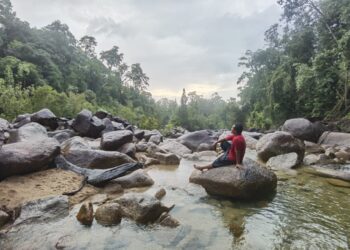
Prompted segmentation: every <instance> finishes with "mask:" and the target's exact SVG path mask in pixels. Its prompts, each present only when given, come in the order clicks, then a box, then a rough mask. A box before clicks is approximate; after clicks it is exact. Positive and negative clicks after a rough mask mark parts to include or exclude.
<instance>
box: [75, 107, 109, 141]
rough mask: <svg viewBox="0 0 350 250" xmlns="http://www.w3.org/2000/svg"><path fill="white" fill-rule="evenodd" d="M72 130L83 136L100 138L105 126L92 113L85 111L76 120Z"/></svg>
mask: <svg viewBox="0 0 350 250" xmlns="http://www.w3.org/2000/svg"><path fill="white" fill-rule="evenodd" d="M72 128H73V129H74V130H75V131H76V132H77V133H78V134H79V135H81V136H87V137H91V138H98V137H100V135H101V132H102V131H103V130H104V129H105V125H104V124H103V121H102V120H101V119H99V118H98V117H96V116H92V113H91V111H89V110H87V109H83V110H82V111H81V112H80V113H79V114H78V115H77V116H76V118H75V119H74V121H73V124H72Z"/></svg>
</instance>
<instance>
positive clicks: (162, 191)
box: [154, 188, 166, 200]
mask: <svg viewBox="0 0 350 250" xmlns="http://www.w3.org/2000/svg"><path fill="white" fill-rule="evenodd" d="M165 195H166V191H165V189H164V188H161V189H159V190H158V191H157V193H156V194H155V195H154V197H156V198H157V199H158V200H161V199H162V198H163V197H164V196H165Z"/></svg>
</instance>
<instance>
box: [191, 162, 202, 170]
mask: <svg viewBox="0 0 350 250" xmlns="http://www.w3.org/2000/svg"><path fill="white" fill-rule="evenodd" d="M193 167H194V168H195V169H197V170H199V171H203V169H202V168H201V167H200V166H197V165H196V164H194V165H193Z"/></svg>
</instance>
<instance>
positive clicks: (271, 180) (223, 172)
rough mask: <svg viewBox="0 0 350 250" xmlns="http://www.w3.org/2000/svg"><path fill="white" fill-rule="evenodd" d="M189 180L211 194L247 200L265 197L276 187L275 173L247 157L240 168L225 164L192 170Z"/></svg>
mask: <svg viewBox="0 0 350 250" xmlns="http://www.w3.org/2000/svg"><path fill="white" fill-rule="evenodd" d="M190 182H192V183H196V184H199V185H201V186H202V187H203V188H204V189H205V190H206V191H207V193H208V194H211V195H218V196H223V197H228V198H234V199H247V200H250V199H262V198H266V197H267V196H268V195H270V194H271V193H273V192H274V191H275V189H276V187H277V177H276V175H275V174H274V173H273V172H272V171H271V170H269V169H267V168H265V167H262V166H259V164H258V163H256V162H255V161H253V160H250V159H248V158H247V159H245V160H244V166H243V168H242V169H239V168H236V167H234V166H227V167H220V168H214V169H211V170H208V171H204V172H201V171H198V170H194V172H193V173H192V175H191V176H190Z"/></svg>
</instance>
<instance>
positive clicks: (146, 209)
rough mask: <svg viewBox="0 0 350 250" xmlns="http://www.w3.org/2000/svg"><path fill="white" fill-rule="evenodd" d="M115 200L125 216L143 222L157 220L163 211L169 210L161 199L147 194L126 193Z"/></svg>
mask: <svg viewBox="0 0 350 250" xmlns="http://www.w3.org/2000/svg"><path fill="white" fill-rule="evenodd" d="M115 202H117V203H118V204H119V205H120V207H121V211H122V215H123V216H124V217H127V218H130V219H133V220H135V221H136V222H138V223H142V224H147V223H150V222H155V221H156V220H157V219H158V218H159V216H160V215H161V214H162V213H163V212H166V211H168V208H166V207H165V206H163V205H162V204H161V202H160V201H159V200H157V199H156V198H155V197H153V196H150V195H147V194H131V193H129V194H125V195H124V196H122V197H121V198H118V199H116V200H115Z"/></svg>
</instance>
